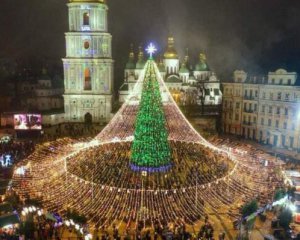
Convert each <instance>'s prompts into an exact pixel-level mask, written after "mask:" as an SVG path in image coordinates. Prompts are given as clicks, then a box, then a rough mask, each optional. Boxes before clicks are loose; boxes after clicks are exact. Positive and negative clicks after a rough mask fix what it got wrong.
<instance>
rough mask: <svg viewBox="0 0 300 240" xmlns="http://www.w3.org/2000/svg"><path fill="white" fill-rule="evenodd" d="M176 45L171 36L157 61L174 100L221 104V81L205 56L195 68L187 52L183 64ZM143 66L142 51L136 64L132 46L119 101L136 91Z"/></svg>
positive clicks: (184, 102)
mask: <svg viewBox="0 0 300 240" xmlns="http://www.w3.org/2000/svg"><path fill="white" fill-rule="evenodd" d="M174 43H175V42H174V38H173V37H169V38H168V45H167V48H166V50H165V52H164V54H163V58H162V59H159V60H158V67H159V71H160V73H161V75H162V77H163V79H164V81H165V83H166V85H167V87H168V88H169V90H170V92H171V94H172V96H173V98H174V99H175V101H176V102H177V103H178V104H179V105H196V104H198V105H220V104H221V102H222V93H221V91H220V81H219V80H218V79H217V77H216V75H215V74H214V72H212V71H211V70H210V68H209V67H208V64H207V62H206V56H205V55H204V54H202V53H201V54H200V55H199V60H198V62H197V63H196V65H195V67H194V68H193V65H192V64H191V63H190V60H189V54H188V50H187V51H186V56H185V57H184V59H183V61H182V62H180V60H179V56H178V54H177V51H176V49H175V45H174ZM144 64H145V60H144V53H143V49H142V48H141V47H139V51H138V56H137V62H136V60H135V53H134V50H133V47H132V46H131V50H130V53H129V59H128V62H127V64H126V67H125V76H124V84H123V85H122V86H121V88H120V90H119V100H120V102H124V101H125V100H126V97H127V96H128V95H129V94H130V93H131V91H133V87H134V85H135V83H136V81H137V80H138V78H139V74H140V72H141V70H142V69H143V67H144Z"/></svg>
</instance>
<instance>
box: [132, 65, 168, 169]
mask: <svg viewBox="0 0 300 240" xmlns="http://www.w3.org/2000/svg"><path fill="white" fill-rule="evenodd" d="M146 67H147V69H146V74H145V79H144V82H143V90H142V96H141V101H140V105H139V111H138V114H137V117H136V121H135V132H134V141H133V143H132V146H131V168H132V169H133V170H139V171H147V172H159V171H166V170H168V169H169V167H170V166H171V150H170V146H169V142H168V131H167V129H166V118H165V114H164V110H163V104H162V98H161V94H160V90H159V84H158V81H157V78H156V74H155V70H154V62H153V60H149V61H148V64H147V66H146Z"/></svg>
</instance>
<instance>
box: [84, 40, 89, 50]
mask: <svg viewBox="0 0 300 240" xmlns="http://www.w3.org/2000/svg"><path fill="white" fill-rule="evenodd" d="M83 46H84V49H89V48H90V43H89V41H85V42H84V44H83Z"/></svg>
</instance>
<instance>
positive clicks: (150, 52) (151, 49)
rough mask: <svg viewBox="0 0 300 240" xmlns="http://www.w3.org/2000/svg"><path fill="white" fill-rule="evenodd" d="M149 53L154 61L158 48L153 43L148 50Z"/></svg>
mask: <svg viewBox="0 0 300 240" xmlns="http://www.w3.org/2000/svg"><path fill="white" fill-rule="evenodd" d="M146 51H147V53H148V54H149V57H150V59H152V57H153V54H154V53H155V52H156V51H157V49H156V47H155V46H154V44H153V43H150V44H149V46H148V47H147V49H146Z"/></svg>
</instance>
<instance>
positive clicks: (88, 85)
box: [84, 68, 92, 91]
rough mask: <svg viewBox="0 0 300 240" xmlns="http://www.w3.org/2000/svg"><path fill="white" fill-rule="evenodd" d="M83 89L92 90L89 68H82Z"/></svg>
mask: <svg viewBox="0 0 300 240" xmlns="http://www.w3.org/2000/svg"><path fill="white" fill-rule="evenodd" d="M84 90H86V91H90V90H92V81H91V71H90V69H89V68H86V69H85V70H84Z"/></svg>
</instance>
